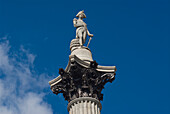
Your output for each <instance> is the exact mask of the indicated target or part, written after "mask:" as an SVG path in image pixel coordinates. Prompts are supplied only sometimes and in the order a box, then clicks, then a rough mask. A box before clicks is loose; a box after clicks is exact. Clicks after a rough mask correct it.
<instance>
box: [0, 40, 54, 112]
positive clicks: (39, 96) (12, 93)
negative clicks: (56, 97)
mask: <svg viewBox="0 0 170 114" xmlns="http://www.w3.org/2000/svg"><path fill="white" fill-rule="evenodd" d="M34 60H35V55H33V54H31V53H29V51H27V50H25V49H24V48H23V46H21V49H20V52H15V53H14V51H12V52H11V49H10V45H9V41H8V40H6V39H4V38H3V41H1V42H0V114H52V109H51V107H50V105H49V104H48V103H46V102H45V101H44V100H43V98H44V95H45V93H43V92H41V91H42V90H43V89H44V88H46V87H48V80H49V79H48V78H47V77H48V75H47V74H46V73H42V74H38V73H36V72H35V71H34ZM36 89H37V90H38V92H36Z"/></svg>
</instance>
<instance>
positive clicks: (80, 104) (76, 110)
mask: <svg viewBox="0 0 170 114" xmlns="http://www.w3.org/2000/svg"><path fill="white" fill-rule="evenodd" d="M67 109H68V112H69V114H100V111H101V109H102V105H101V103H100V101H99V100H97V99H95V98H91V97H80V98H76V99H74V100H72V101H71V102H70V103H69V104H68V106H67Z"/></svg>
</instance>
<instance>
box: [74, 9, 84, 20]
mask: <svg viewBox="0 0 170 114" xmlns="http://www.w3.org/2000/svg"><path fill="white" fill-rule="evenodd" d="M81 14H82V15H83V18H86V15H85V14H84V10H82V11H79V12H78V14H77V15H76V17H79V15H81Z"/></svg>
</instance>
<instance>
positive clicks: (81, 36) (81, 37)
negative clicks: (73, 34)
mask: <svg viewBox="0 0 170 114" xmlns="http://www.w3.org/2000/svg"><path fill="white" fill-rule="evenodd" d="M78 37H79V43H80V46H82V45H83V31H82V30H79V32H78Z"/></svg>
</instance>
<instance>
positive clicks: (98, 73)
mask: <svg viewBox="0 0 170 114" xmlns="http://www.w3.org/2000/svg"><path fill="white" fill-rule="evenodd" d="M76 17H78V19H76V18H74V19H73V24H74V27H75V28H76V38H75V39H73V40H72V41H71V43H70V50H71V54H70V56H69V61H68V65H67V67H66V68H65V70H64V69H62V68H61V69H59V74H60V75H59V76H58V77H57V78H55V79H53V80H51V81H50V82H49V84H50V86H51V90H52V91H53V93H54V94H56V95H57V94H59V93H62V94H63V96H64V98H65V100H67V101H68V106H67V109H68V112H69V114H100V111H101V109H102V105H101V103H100V101H101V100H103V94H102V93H101V91H102V89H103V88H104V85H105V84H106V83H107V82H112V81H113V80H114V79H115V72H116V67H115V66H100V65H98V64H97V62H96V61H94V60H93V58H92V53H91V51H90V49H89V48H88V45H89V43H90V40H91V37H93V34H90V33H89V31H88V29H87V25H86V23H85V22H84V21H83V18H86V15H85V14H84V11H80V12H79V13H78V14H77V15H76ZM87 35H88V36H89V37H90V38H89V41H88V44H87V46H84V43H85V42H86V36H87Z"/></svg>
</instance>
